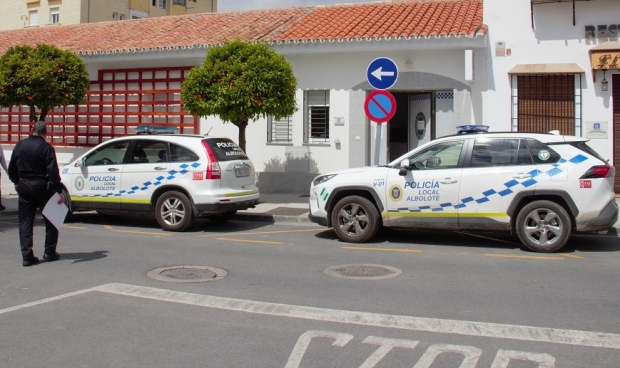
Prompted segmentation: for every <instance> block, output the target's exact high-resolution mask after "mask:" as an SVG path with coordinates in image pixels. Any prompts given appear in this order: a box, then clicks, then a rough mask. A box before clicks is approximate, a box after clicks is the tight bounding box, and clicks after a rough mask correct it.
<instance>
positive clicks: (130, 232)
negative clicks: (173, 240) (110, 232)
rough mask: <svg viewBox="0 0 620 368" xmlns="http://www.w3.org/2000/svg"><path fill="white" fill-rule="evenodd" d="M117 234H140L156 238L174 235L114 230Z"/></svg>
mask: <svg viewBox="0 0 620 368" xmlns="http://www.w3.org/2000/svg"><path fill="white" fill-rule="evenodd" d="M114 231H116V232H117V233H129V234H140V235H154V236H170V235H172V234H168V233H163V232H162V233H154V232H152V231H136V230H114Z"/></svg>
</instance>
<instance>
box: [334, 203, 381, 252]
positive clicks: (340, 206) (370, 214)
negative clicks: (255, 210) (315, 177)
mask: <svg viewBox="0 0 620 368" xmlns="http://www.w3.org/2000/svg"><path fill="white" fill-rule="evenodd" d="M332 226H333V228H334V232H335V233H336V235H337V236H338V237H339V238H340V239H341V240H343V241H346V242H348V243H364V242H367V241H368V240H370V239H372V238H373V237H374V236H375V235H376V234H377V231H379V228H380V227H381V218H380V216H379V211H378V210H377V207H375V205H374V203H372V202H371V201H369V200H368V199H366V198H364V197H360V196H349V197H345V198H342V199H341V200H340V201H338V203H336V206H335V207H334V210H333V211H332Z"/></svg>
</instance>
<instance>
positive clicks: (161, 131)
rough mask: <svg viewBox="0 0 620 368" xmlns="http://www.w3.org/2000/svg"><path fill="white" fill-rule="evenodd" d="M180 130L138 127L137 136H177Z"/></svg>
mask: <svg viewBox="0 0 620 368" xmlns="http://www.w3.org/2000/svg"><path fill="white" fill-rule="evenodd" d="M178 130H179V128H177V127H171V126H154V125H138V126H137V127H136V134H175V133H176V132H177V131H178Z"/></svg>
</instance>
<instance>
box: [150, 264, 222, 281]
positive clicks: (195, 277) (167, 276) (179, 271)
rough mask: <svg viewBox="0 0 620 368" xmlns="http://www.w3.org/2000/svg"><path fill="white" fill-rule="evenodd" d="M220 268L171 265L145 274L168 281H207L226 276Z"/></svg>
mask: <svg viewBox="0 0 620 368" xmlns="http://www.w3.org/2000/svg"><path fill="white" fill-rule="evenodd" d="M226 274H227V273H226V271H225V270H223V269H221V268H215V267H208V266H173V267H161V268H156V269H154V270H151V271H149V272H148V273H147V274H146V275H147V276H148V277H150V278H152V279H155V280H159V281H168V282H207V281H214V280H219V279H221V278H223V277H224V276H226Z"/></svg>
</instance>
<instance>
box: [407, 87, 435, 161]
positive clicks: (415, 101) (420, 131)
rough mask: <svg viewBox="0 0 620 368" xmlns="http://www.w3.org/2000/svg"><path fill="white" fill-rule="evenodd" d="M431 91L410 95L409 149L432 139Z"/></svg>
mask: <svg viewBox="0 0 620 368" xmlns="http://www.w3.org/2000/svg"><path fill="white" fill-rule="evenodd" d="M431 97H432V94H431V93H430V92H425V93H414V94H411V95H409V149H410V150H412V149H414V148H416V147H419V146H421V145H423V144H424V143H427V142H430V141H431V126H432V124H431V123H432V122H431V114H432V110H431Z"/></svg>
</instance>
